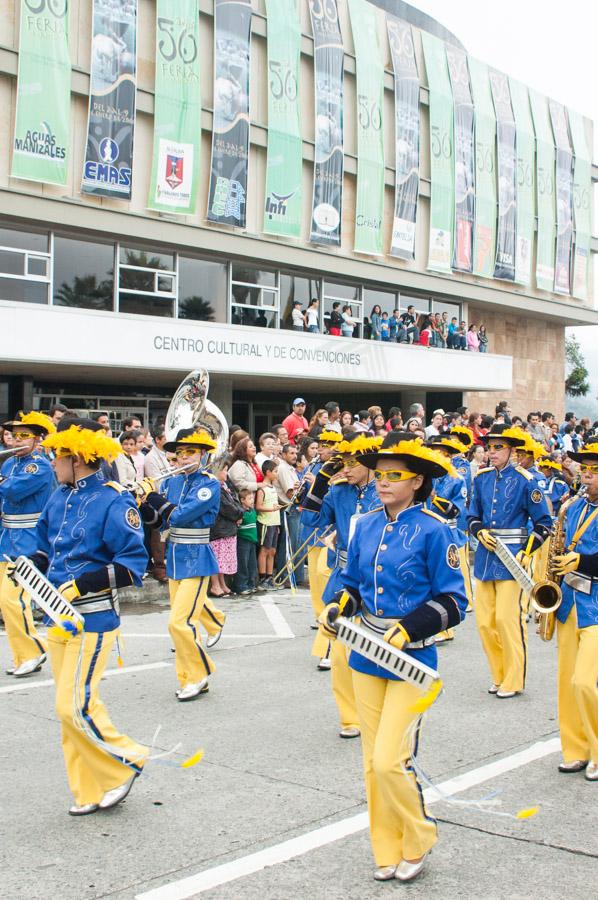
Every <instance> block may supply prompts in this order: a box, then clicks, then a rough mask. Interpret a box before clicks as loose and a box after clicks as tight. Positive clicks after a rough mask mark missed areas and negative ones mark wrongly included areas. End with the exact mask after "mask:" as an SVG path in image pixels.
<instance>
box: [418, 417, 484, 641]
mask: <svg viewBox="0 0 598 900" xmlns="http://www.w3.org/2000/svg"><path fill="white" fill-rule="evenodd" d="M427 444H428V447H431V448H432V450H437V451H438V452H439V453H442V455H443V456H445V457H446V458H447V459H449V460H450V461H451V464H452V465H453V467H454V468H455V470H456V473H455V476H453V475H449V474H448V473H447V474H445V475H442V476H441V477H440V478H435V479H434V489H433V491H432V494H431V495H430V497H428V499H427V500H426V504H425V505H426V507H427V509H432V510H433V511H434V512H436V513H438V515H440V516H441V517H442V518H443V519H445V521H446V522H447V524H448V526H449V528H450V529H451V531H452V534H453V541H454V542H455V544H456V546H457V549H458V551H459V561H460V565H461V572H462V573H463V580H464V582H465V593H466V594H467V608H468V609H471V608H472V605H471V604H472V599H473V591H472V587H471V572H470V570H469V544H468V541H467V530H466V528H465V529H462V528H461V523H462V521H463V518H464V517H466V516H467V486H466V484H465V480H464V479H463V477H462V476H461V475H460V474H459V470H458V469H457V467H456V465H455V460H456V459H459V458H462V457H460V454H461V453H462V452H463V446H464V445H463V444H462V442H461V441H460V440H458V439H457V438H455V437H451V436H450V435H443V434H438V435H436V436H432V437H431V438H430V439H429V440H428V442H427ZM470 474H471V473H470ZM454 638H455V633H454V631H453V629H452V628H448V629H447V630H446V631H441V632H440V634H437V635H436V643H437V644H444V643H445V642H446V641H452V640H454Z"/></svg>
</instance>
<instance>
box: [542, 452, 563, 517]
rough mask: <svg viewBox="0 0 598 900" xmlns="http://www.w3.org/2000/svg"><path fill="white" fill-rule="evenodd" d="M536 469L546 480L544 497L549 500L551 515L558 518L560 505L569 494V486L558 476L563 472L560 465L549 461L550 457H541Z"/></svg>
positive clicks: (551, 460) (552, 460)
mask: <svg viewBox="0 0 598 900" xmlns="http://www.w3.org/2000/svg"><path fill="white" fill-rule="evenodd" d="M537 465H538V469H539V470H540V472H541V473H542V475H543V476H544V478H545V479H546V492H545V493H546V496H547V498H548V499H549V500H550V508H551V509H552V515H553V516H555V517H556V516H558V514H559V509H560V508H561V503H562V502H563V500H565V499H566V498H567V496H568V494H569V485H568V484H567V482H566V481H565V479H564V478H563V477H559V475H560V474H561V473H562V471H563V467H562V465H561V464H560V463H558V462H556V461H555V460H554V459H551V458H550V456H542V457H540V458H539V459H538V462H537Z"/></svg>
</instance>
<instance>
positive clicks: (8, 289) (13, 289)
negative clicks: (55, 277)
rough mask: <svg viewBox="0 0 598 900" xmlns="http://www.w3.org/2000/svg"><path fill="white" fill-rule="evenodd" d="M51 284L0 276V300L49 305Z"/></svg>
mask: <svg viewBox="0 0 598 900" xmlns="http://www.w3.org/2000/svg"><path fill="white" fill-rule="evenodd" d="M48 288H49V283H48V282H43V281H27V280H26V279H24V278H23V279H20V278H2V277H1V276H0V300H15V301H19V302H21V303H47V302H48Z"/></svg>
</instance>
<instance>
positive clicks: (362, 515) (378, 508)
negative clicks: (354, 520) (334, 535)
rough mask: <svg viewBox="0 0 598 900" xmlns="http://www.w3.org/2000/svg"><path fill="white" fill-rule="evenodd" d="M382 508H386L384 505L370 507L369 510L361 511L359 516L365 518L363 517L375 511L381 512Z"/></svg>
mask: <svg viewBox="0 0 598 900" xmlns="http://www.w3.org/2000/svg"><path fill="white" fill-rule="evenodd" d="M381 509H384V507H383V506H376V507H375V509H368V511H367V512H364V513H360V514H359V518H360V519H363V518H365V516H373V515H374V513H378V512H380V510H381Z"/></svg>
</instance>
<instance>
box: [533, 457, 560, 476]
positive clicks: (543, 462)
mask: <svg viewBox="0 0 598 900" xmlns="http://www.w3.org/2000/svg"><path fill="white" fill-rule="evenodd" d="M536 462H537V463H538V465H539V466H541V467H542V468H545V469H555V470H556V471H557V472H562V471H563V467H562V465H561V464H560V462H557V461H556V459H551V458H550V456H541V457H540V458H539V459H538V460H536Z"/></svg>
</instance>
